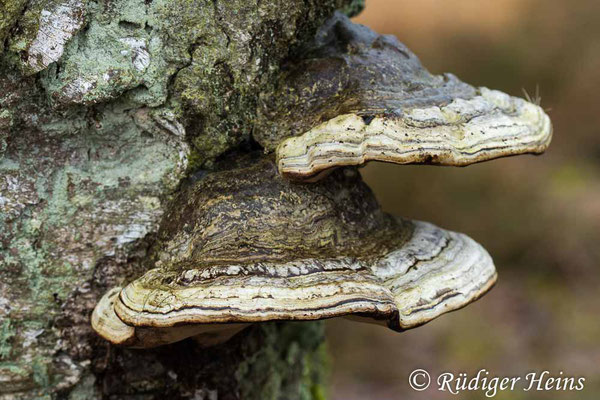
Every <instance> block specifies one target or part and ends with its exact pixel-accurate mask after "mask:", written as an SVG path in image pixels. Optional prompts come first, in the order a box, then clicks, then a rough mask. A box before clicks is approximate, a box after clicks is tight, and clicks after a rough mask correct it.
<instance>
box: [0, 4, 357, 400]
mask: <svg viewBox="0 0 600 400" xmlns="http://www.w3.org/2000/svg"><path fill="white" fill-rule="evenodd" d="M348 3H350V1H343V0H326V1H317V0H313V1H300V0H296V1H291V2H287V1H285V2H284V1H279V0H268V1H261V2H256V3H248V2H246V1H241V0H240V1H220V0H215V1H212V0H210V1H208V0H175V1H167V0H154V1H143V0H114V1H110V2H107V1H93V0H81V1H79V0H30V1H28V2H26V1H4V2H0V16H1V18H0V21H1V22H0V41H1V43H2V44H1V47H0V71H1V74H0V87H2V88H3V91H2V93H0V275H1V277H2V278H1V279H0V319H1V322H0V382H2V385H1V386H0V399H3V400H4V399H51V398H56V399H66V398H68V399H84V398H85V399H93V398H115V399H116V398H144V399H149V398H165V396H169V397H168V398H206V399H210V398H212V397H211V396H214V395H213V394H211V393H214V392H215V391H217V392H218V393H219V398H232V399H233V398H310V396H312V397H318V395H317V394H318V393H320V389H319V388H318V387H319V386H318V385H319V382H320V379H321V378H320V376H321V372H319V371H320V368H319V365H320V361H319V360H320V357H321V354H322V352H321V350H319V349H320V347H319V346H320V343H321V341H322V331H321V329H322V328H321V327H320V325H319V324H303V325H301V326H300V325H293V327H288V325H286V324H274V325H268V326H264V327H256V328H252V330H250V331H249V332H246V333H244V334H243V335H241V337H238V338H236V339H235V340H236V341H237V342H234V343H233V344H232V345H231V347H230V346H226V347H220V348H216V349H212V350H209V351H206V352H205V351H200V350H198V349H195V348H194V347H193V344H192V343H190V342H184V343H181V344H178V345H173V346H172V347H170V348H169V349H157V350H146V351H135V350H122V349H116V348H113V347H110V346H109V345H108V344H106V343H105V342H103V341H102V340H100V339H99V338H97V337H96V336H95V335H94V334H93V333H92V331H91V329H90V327H89V315H90V312H91V310H92V308H93V306H94V305H95V303H96V302H97V300H98V299H99V297H100V296H101V294H102V293H103V292H104V291H105V290H106V289H107V288H109V287H111V286H113V285H118V284H122V283H124V282H126V281H128V280H130V279H133V278H135V277H137V276H139V275H141V273H143V271H144V270H145V269H147V268H148V265H147V259H146V257H145V256H146V252H147V249H148V248H149V246H150V244H151V243H152V241H153V237H154V232H155V231H156V229H157V227H158V224H159V222H160V219H161V217H162V215H163V214H164V212H165V207H166V205H167V204H168V200H169V199H170V198H171V197H172V196H173V194H174V193H176V192H177V190H178V188H179V185H180V182H181V181H182V180H183V179H185V178H186V177H187V176H189V175H190V174H193V173H194V172H195V171H196V170H197V169H198V168H200V167H203V168H210V167H211V165H212V162H213V160H214V159H215V158H216V157H218V156H219V155H220V154H222V153H223V152H225V151H227V150H229V149H231V148H233V147H236V146H238V145H240V144H241V143H244V142H248V141H249V140H250V139H249V138H250V133H251V130H252V121H253V118H254V116H255V113H256V99H257V97H258V95H259V92H261V91H268V90H269V88H270V87H271V86H270V85H271V84H272V82H273V80H274V76H275V74H276V73H277V71H278V68H279V65H280V64H281V62H282V60H283V59H284V58H286V57H287V56H288V55H289V54H290V52H293V51H295V49H296V48H297V47H298V44H300V43H302V42H303V41H305V40H306V39H307V38H308V37H310V35H312V33H314V31H315V30H316V28H317V27H318V26H319V25H320V24H321V23H322V22H323V21H324V19H325V18H327V17H328V16H330V15H331V14H332V13H333V11H334V10H335V9H337V8H340V7H345V6H347V5H348ZM236 343H237V344H236ZM236 346H237V347H236ZM190 349H193V350H190ZM236 351H237V353H236V354H235V357H234V355H233V353H235V352H236ZM169 352H171V353H169ZM168 354H194V355H197V356H198V357H200V358H199V359H198V360H204V362H205V364H203V365H204V367H203V368H199V369H198V371H192V372H190V368H189V365H190V364H182V365H179V366H177V362H181V360H175V359H174V358H169V357H168V356H167V355H168ZM206 354H208V355H210V356H211V357H212V359H211V358H210V357H208V356H207V355H206ZM228 354H229V355H228ZM207 357H208V358H207ZM236 357H237V358H236ZM186 360H187V361H186V362H188V363H192V362H193V363H194V365H197V363H198V360H195V361H194V360H191V359H187V358H186ZM175 361H177V362H175ZM257 366H260V368H263V369H264V372H262V373H261V372H257V371H260V370H259V369H257V368H259V367H257ZM177 368H179V370H178V369H177ZM176 370H178V371H180V372H175V371H176ZM124 371H126V372H127V373H124ZM224 371H225V372H224ZM250 371H252V372H250ZM275 371H278V374H279V378H271V380H269V381H264V386H260V385H249V384H248V379H259V375H260V374H263V375H260V376H263V377H264V376H267V375H268V374H269V373H274V372H275ZM171 372H172V373H171ZM186 374H187V375H186ZM257 374H258V375H257ZM184 375H185V376H184ZM223 377H227V379H229V380H228V381H227V382H226V384H225V383H224V382H222V381H220V380H219V379H222V378H223ZM159 378H160V379H159ZM224 388H227V390H225V389H224ZM225 392H227V393H225ZM309 393H312V394H311V395H310V396H309ZM228 396H229V397H228ZM261 396H263V397H261ZM264 396H266V397H264ZM269 396H270V397H269Z"/></svg>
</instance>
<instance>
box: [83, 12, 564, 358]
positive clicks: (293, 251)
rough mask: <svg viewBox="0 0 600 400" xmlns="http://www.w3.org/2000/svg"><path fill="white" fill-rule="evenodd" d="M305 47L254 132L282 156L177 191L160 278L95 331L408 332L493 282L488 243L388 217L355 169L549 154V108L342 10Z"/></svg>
mask: <svg viewBox="0 0 600 400" xmlns="http://www.w3.org/2000/svg"><path fill="white" fill-rule="evenodd" d="M299 54H302V58H301V59H292V60H290V61H289V62H288V64H287V65H285V66H284V67H283V68H282V72H281V74H280V79H279V81H278V82H277V84H276V85H275V95H273V93H272V92H271V93H270V94H269V95H266V94H265V95H264V96H262V97H261V98H260V99H259V110H258V116H257V119H256V121H255V127H254V131H253V132H254V133H253V135H254V138H255V139H256V141H257V142H258V143H259V144H260V145H262V146H263V147H264V149H265V151H266V152H267V153H268V152H272V151H273V150H275V155H262V156H260V155H257V154H255V153H251V154H249V155H247V156H245V157H239V156H238V157H234V158H225V159H224V160H223V161H222V162H221V163H220V164H218V165H220V167H217V168H216V170H215V171H213V172H209V173H206V174H204V175H203V176H202V177H200V178H199V179H197V180H196V181H195V182H193V183H191V184H189V185H187V186H185V185H184V187H183V188H182V189H181V190H180V191H179V193H178V195H177V196H176V198H175V199H174V200H173V201H172V203H171V205H170V206H169V207H168V210H169V211H168V212H167V213H166V214H165V216H164V218H163V221H162V223H161V226H160V228H159V231H158V233H157V236H156V243H155V245H154V247H153V250H152V257H151V261H153V263H154V265H153V269H150V270H149V271H147V272H146V273H145V274H144V275H142V276H141V277H139V278H138V279H135V280H134V281H132V282H130V283H128V284H127V285H125V286H124V287H118V288H114V289H112V290H110V291H109V292H108V293H106V295H105V296H104V297H103V298H102V300H101V301H100V302H99V303H98V305H97V306H96V308H95V310H94V313H93V316H92V326H93V328H94V329H95V330H96V331H97V332H98V333H99V334H100V335H101V336H103V337H104V338H106V339H107V340H109V341H111V342H113V343H115V344H122V345H127V346H133V347H153V346H157V345H161V344H165V343H171V342H176V341H179V340H182V339H184V338H187V337H193V338H195V339H196V340H197V341H198V342H199V343H201V344H203V345H212V344H216V343H220V342H223V341H226V340H227V339H229V338H230V337H231V336H232V335H234V334H235V333H236V332H238V331H239V330H241V329H243V328H244V327H245V326H247V325H248V324H251V323H256V322H264V321H274V320H318V319H324V318H333V317H349V318H353V319H355V318H358V319H361V320H369V321H373V322H376V323H380V324H385V325H387V326H388V327H389V328H391V329H394V330H397V331H402V330H405V329H409V328H414V327H416V326H419V325H421V324H424V323H426V322H428V321H430V320H432V319H434V318H436V317H438V316H439V315H441V314H443V313H446V312H449V311H452V310H456V309H458V308H461V307H463V306H465V305H467V304H468V303H470V302H472V301H474V300H476V299H477V298H479V297H480V296H481V295H483V294H484V293H486V292H487V290H489V289H490V288H491V287H492V286H493V284H494V283H495V281H496V270H495V268H494V264H493V262H492V260H491V258H490V256H489V255H488V253H487V252H486V251H485V249H483V248H482V247H481V246H480V245H479V244H477V243H476V242H474V241H473V240H472V239H470V238H469V237H467V236H465V235H463V234H460V233H455V232H450V231H446V230H443V229H441V228H438V227H436V226H434V225H432V224H429V223H425V222H418V221H411V220H407V219H403V218H397V217H392V216H390V215H388V214H386V213H384V212H383V211H382V210H381V209H380V207H379V205H378V203H377V201H376V200H375V198H374V196H373V194H372V193H371V191H370V190H369V188H368V187H367V186H366V185H365V184H364V183H363V182H362V180H361V178H360V174H359V173H358V171H357V169H356V166H357V165H361V164H363V163H365V162H367V161H370V160H378V161H388V162H394V163H399V164H409V163H429V164H440V165H455V166H462V165H468V164H471V163H474V162H479V161H485V160H489V159H493V158H497V157H503V156H508V155H515V154H522V153H541V152H543V151H544V150H545V149H546V147H547V146H548V144H549V142H550V139H551V136H552V125H551V123H550V120H549V118H548V116H547V115H546V114H545V113H544V111H543V110H542V109H541V108H540V107H539V106H538V105H535V104H532V103H529V102H527V101H525V100H522V99H518V98H515V97H511V96H509V95H506V94H504V93H501V92H498V91H494V90H489V89H486V88H474V87H472V86H470V85H467V84H466V83H463V82H461V81H459V80H458V79H457V78H456V77H454V76H453V75H451V74H446V75H443V76H436V75H432V74H430V73H429V72H428V71H427V70H426V69H424V68H423V66H422V65H421V64H420V62H419V60H418V59H417V58H416V56H415V55H414V54H413V53H411V52H410V50H408V49H407V48H406V47H405V46H404V45H402V44H401V43H399V42H398V41H397V40H396V39H395V38H393V37H390V36H385V35H383V36H380V35H377V34H376V33H374V32H373V31H371V30H370V29H368V28H366V27H363V26H360V25H355V24H352V23H351V22H350V21H349V20H348V19H347V18H346V17H344V16H343V15H341V14H336V15H334V17H332V18H331V19H330V20H329V21H328V22H327V23H326V24H325V25H324V26H323V27H322V28H321V29H320V30H319V32H318V33H317V35H316V37H315V39H314V40H313V41H312V43H310V44H309V45H308V46H307V47H306V48H304V49H301V51H300V52H299ZM232 160H233V161H232ZM227 163H229V164H227ZM334 167H342V168H338V169H336V168H334ZM287 178H296V179H287ZM298 180H300V181H304V182H298Z"/></svg>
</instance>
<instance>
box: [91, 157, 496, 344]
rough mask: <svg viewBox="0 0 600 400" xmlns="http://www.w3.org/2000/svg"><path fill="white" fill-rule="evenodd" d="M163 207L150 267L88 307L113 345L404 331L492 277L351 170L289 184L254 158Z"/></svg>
mask: <svg viewBox="0 0 600 400" xmlns="http://www.w3.org/2000/svg"><path fill="white" fill-rule="evenodd" d="M169 209H170V212H169V213H168V214H167V215H166V216H165V218H164V220H163V223H162V225H161V227H160V229H159V232H158V239H157V245H156V246H155V249H154V254H155V258H156V260H157V262H156V268H154V269H152V270H150V271H148V272H147V273H146V274H144V275H143V276H142V277H140V278H139V279H136V280H135V281H133V282H131V283H130V284H128V285H127V286H125V287H124V288H123V289H122V290H120V291H119V290H117V289H115V290H113V291H111V292H109V293H108V294H107V295H106V296H105V298H104V299H103V300H102V301H100V303H99V304H98V307H97V308H96V310H95V312H94V315H95V317H94V318H95V321H96V322H95V323H94V324H93V326H94V329H96V331H97V332H98V333H100V334H101V335H102V336H104V337H106V338H107V339H109V340H110V341H112V342H114V343H123V344H126V345H131V344H132V343H134V342H133V341H132V339H131V336H132V332H131V329H134V330H135V338H136V342H135V345H138V346H149V345H157V344H161V343H169V342H172V341H175V340H180V339H182V338H184V337H186V336H196V337H198V334H203V335H204V336H206V335H205V334H204V333H206V332H208V329H209V328H210V327H212V328H214V329H216V330H217V332H216V333H215V334H214V335H212V338H213V339H215V338H216V339H218V340H217V341H223V340H226V339H228V338H229V337H230V336H231V335H232V332H234V331H235V329H238V330H239V327H240V326H243V325H241V324H248V323H254V322H264V321H273V320H317V319H323V318H332V317H339V316H357V317H368V318H372V319H374V320H378V321H385V323H386V324H387V325H388V326H389V327H390V328H392V329H394V330H403V329H408V328H413V327H415V326H418V325H421V324H423V323H426V322H428V321H430V320H432V319H433V318H436V317H437V316H439V315H441V314H443V313H445V312H448V311H452V310H455V309H458V308H460V307H463V306H465V305H466V304H468V303H470V302H471V301H473V300H475V299H477V298H478V297H479V296H481V295H482V294H484V293H485V292H486V291H487V290H488V289H489V288H490V287H491V286H492V285H493V283H494V282H495V279H496V272H495V269H494V265H493V263H492V260H491V258H490V256H489V255H488V253H487V252H486V251H485V250H484V249H483V248H482V247H481V246H480V245H478V244H477V243H475V242H474V241H473V240H471V239H470V238H468V237H467V236H465V235H462V234H459V233H454V232H449V231H445V230H443V229H440V228H438V227H436V226H434V225H431V224H428V223H424V222H416V221H409V220H405V219H402V218H395V217H392V216H390V215H388V214H386V213H384V212H383V211H381V209H380V208H379V205H378V204H377V202H376V200H375V198H374V196H373V194H372V193H371V191H370V190H369V189H368V187H367V186H366V185H365V184H364V183H363V182H362V181H361V179H360V175H359V173H358V172H357V171H356V170H355V169H342V170H338V171H334V172H333V173H331V174H330V175H329V176H328V177H326V178H324V179H322V180H321V181H320V182H317V183H315V184H295V183H292V182H289V181H288V180H286V179H283V178H282V177H281V176H280V175H279V174H278V172H277V168H276V165H275V163H274V161H273V160H272V159H270V158H262V159H259V160H258V161H256V162H253V163H251V164H250V165H242V166H235V167H233V168H232V169H229V170H224V171H220V172H214V173H211V174H208V175H206V176H205V177H203V178H202V179H200V180H199V181H197V182H195V183H194V184H193V185H192V186H189V187H187V188H185V189H183V190H182V191H181V193H180V194H179V195H178V197H177V198H176V199H175V200H174V202H173V204H172V205H171V207H170V208H169ZM103 318H105V319H106V321H103ZM100 321H102V323H99V322H100ZM229 327H231V328H232V329H231V330H227V328H229ZM203 332H204V333H203ZM152 335H159V336H158V337H157V338H154V339H151V336H152ZM200 338H202V336H200Z"/></svg>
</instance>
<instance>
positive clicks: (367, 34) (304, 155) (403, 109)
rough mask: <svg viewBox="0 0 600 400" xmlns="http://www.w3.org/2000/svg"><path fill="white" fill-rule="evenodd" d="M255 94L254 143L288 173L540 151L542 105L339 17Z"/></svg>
mask: <svg viewBox="0 0 600 400" xmlns="http://www.w3.org/2000/svg"><path fill="white" fill-rule="evenodd" d="M300 54H301V58H299V59H293V60H290V61H289V62H288V63H287V65H286V66H284V68H283V70H284V72H283V73H282V74H281V77H280V79H279V81H278V84H277V87H276V94H274V95H273V94H272V93H269V94H265V95H264V96H262V97H261V101H260V109H259V118H258V122H257V126H258V127H257V129H255V135H254V136H255V139H256V140H257V141H258V142H259V143H260V144H261V145H263V146H264V147H265V148H266V149H267V150H276V154H277V163H278V167H279V171H280V172H281V174H283V175H284V176H286V177H290V178H295V179H302V180H311V179H312V180H316V179H319V178H320V176H322V175H323V174H320V173H321V172H323V171H326V170H328V169H330V168H333V167H339V166H347V165H360V164H364V163H365V162H367V161H371V160H374V161H386V162H393V163H398V164H415V163H419V164H420V163H423V164H438V165H451V166H464V165H468V164H472V163H476V162H480V161H486V160H490V159H493V158H498V157H504V156H510V155H516V154H524V153H541V152H543V151H544V150H545V149H546V148H547V146H548V144H549V143H550V139H551V136H552V125H551V123H550V119H549V118H548V116H547V115H546V114H545V113H544V111H543V109H542V108H541V107H539V106H538V105H536V104H533V103H530V102H527V101H525V100H523V99H520V98H516V97H511V96H509V95H507V94H504V93H502V92H499V91H496V90H490V89H487V88H483V87H481V88H474V87H472V86H470V85H468V84H466V83H463V82H461V81H460V80H458V79H457V78H456V77H455V76H454V75H452V74H444V75H442V76H437V75H432V74H431V73H429V72H428V71H427V70H426V69H425V68H424V67H423V66H422V65H421V63H420V62H419V60H418V58H417V57H416V56H415V55H414V54H413V53H412V52H411V51H410V50H409V49H408V48H407V47H406V46H404V45H403V44H402V43H400V42H399V41H398V40H397V39H396V38H395V37H392V36H388V35H378V34H376V33H375V32H373V31H372V30H370V29H369V28H367V27H364V26H362V25H357V24H353V23H352V22H350V20H349V19H348V18H347V17H345V16H344V15H342V14H339V13H338V14H336V15H335V16H334V17H333V18H331V19H330V20H329V21H328V22H327V23H326V24H325V25H324V26H323V27H322V28H321V29H320V31H319V32H318V33H317V35H316V37H315V38H314V40H313V41H312V42H311V43H310V44H309V45H308V46H307V47H306V49H304V51H303V52H300Z"/></svg>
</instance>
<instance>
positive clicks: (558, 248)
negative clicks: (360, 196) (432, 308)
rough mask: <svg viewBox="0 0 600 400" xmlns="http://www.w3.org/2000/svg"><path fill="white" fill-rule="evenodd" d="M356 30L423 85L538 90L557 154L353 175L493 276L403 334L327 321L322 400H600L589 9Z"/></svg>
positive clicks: (385, 10)
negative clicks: (464, 303)
mask: <svg viewBox="0 0 600 400" xmlns="http://www.w3.org/2000/svg"><path fill="white" fill-rule="evenodd" d="M356 22H359V23H363V24H365V25H368V26H370V27H371V28H373V29H375V30H376V31H378V32H380V33H390V34H394V35H396V36H397V37H398V38H399V39H400V41H402V42H404V43H405V44H406V45H407V46H408V47H409V48H411V49H412V50H413V51H414V52H415V53H416V54H417V55H418V56H419V57H420V59H421V61H422V62H423V64H424V65H425V66H426V67H427V68H428V69H429V70H430V71H432V72H434V73H441V72H446V71H448V72H453V73H454V74H456V75H457V76H458V77H459V78H461V79H463V80H465V81H466V82H469V83H471V84H474V85H477V86H487V87H490V88H495V89H499V90H502V91H505V92H507V93H510V94H512V95H518V96H523V92H522V90H523V89H525V90H526V91H527V92H529V93H530V94H532V95H533V94H535V91H536V85H537V86H539V91H540V94H541V104H542V107H544V108H546V109H547V110H549V111H548V112H549V115H550V117H551V118H552V121H553V124H554V139H553V143H552V145H551V146H550V150H549V151H548V152H547V153H546V154H545V155H543V156H541V157H533V156H521V157H515V158H507V159H501V160H496V161H491V162H488V163H483V164H478V165H473V166H470V167H467V168H444V167H429V166H397V165H386V164H376V163H371V164H370V165H369V166H367V167H366V168H365V169H363V176H364V177H365V178H366V180H367V182H368V183H369V184H370V185H371V187H372V188H373V190H374V191H375V194H376V195H377V197H378V199H379V201H380V202H381V203H382V205H383V207H384V208H385V209H386V210H387V211H389V212H391V213H394V214H398V215H403V216H406V217H410V218H413V219H422V220H427V221H431V222H434V223H436V224H438V225H440V226H442V227H445V228H447V229H451V230H456V231H460V232H464V233H467V234H469V235H470V236H471V237H473V238H475V239H476V240H477V241H479V242H480V243H482V244H483V245H484V246H485V247H486V248H487V249H488V251H489V252H490V253H491V255H492V256H493V258H494V260H495V262H496V267H497V269H498V272H499V274H500V277H499V282H498V284H497V285H496V287H495V288H494V289H492V291H491V292H490V293H489V294H488V295H486V296H485V297H484V298H482V299H481V300H480V301H478V302H477V303H475V304H472V305H470V306H468V307H467V308H465V309H463V310H460V311H458V312H455V313H451V314H448V315H445V316H442V317H441V318H439V319H438V320H435V321H433V322H432V323H430V324H428V325H425V326H423V327H420V328H417V329H416V330H413V331H408V332H406V333H402V334H396V333H393V332H391V331H388V330H386V329H383V328H381V327H378V326H371V325H367V324H357V323H353V322H350V321H345V320H334V321H329V322H328V335H329V339H330V340H329V348H330V352H331V354H332V356H331V366H332V386H331V388H330V397H331V398H332V399H336V400H338V399H339V400H353V399H361V400H362V399H376V400H385V399H394V400H399V399H402V400H412V399H428V400H436V399H450V398H453V399H458V398H460V399H467V400H468V399H481V398H484V395H483V393H482V392H474V393H463V394H461V395H458V396H453V395H451V394H448V393H443V392H439V391H437V390H435V388H433V389H431V388H430V390H428V391H425V392H415V391H413V390H412V389H410V387H409V386H408V382H407V377H408V375H409V374H410V372H411V371H412V370H414V369H416V368H425V369H427V370H428V371H429V372H430V373H431V374H432V376H433V377H434V378H435V377H436V376H437V375H438V374H439V373H441V372H443V371H450V372H453V373H455V374H458V373H459V372H468V373H476V372H477V371H478V370H479V369H480V368H485V369H487V370H488V371H490V372H491V374H492V375H499V376H525V375H526V373H527V372H529V371H543V370H549V371H550V372H551V373H553V374H554V375H557V374H558V373H559V372H560V371H563V372H564V374H565V375H574V376H584V377H585V378H586V385H585V389H584V390H583V391H582V392H572V393H570V392H546V393H544V392H539V393H533V392H523V391H516V392H502V393H499V394H498V395H497V396H496V397H495V398H496V399H498V400H503V399H511V400H520V399H560V400H562V399H577V400H585V399H590V400H591V399H593V400H596V399H598V398H599V396H600V300H599V299H598V297H599V295H600V289H599V288H600V273H599V267H600V245H599V239H600V134H599V133H600V132H599V129H600V128H599V127H600V110H599V106H600V95H599V92H600V2H599V1H597V0H578V1H564V0H495V1H479V0H452V1H447V0H446V1H445V0H420V1H409V0H400V1H398V0H395V1H384V0H370V1H367V7H366V9H365V11H364V12H363V13H362V14H361V15H360V16H359V17H357V18H356ZM432 386H435V385H432Z"/></svg>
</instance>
